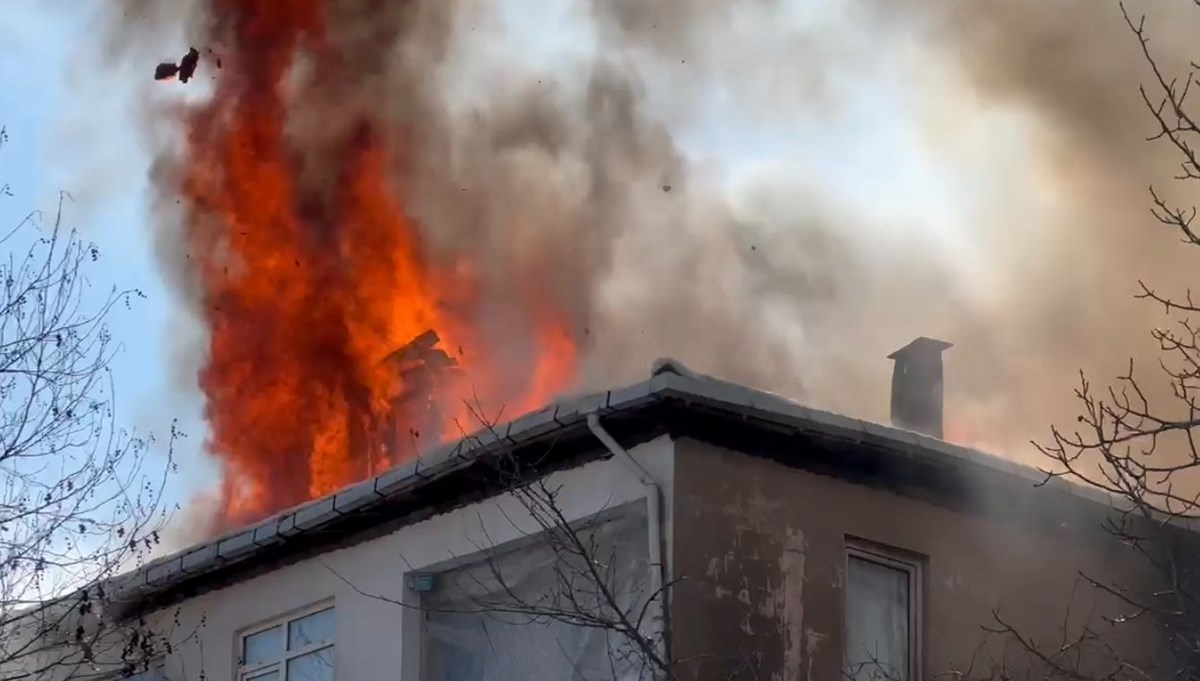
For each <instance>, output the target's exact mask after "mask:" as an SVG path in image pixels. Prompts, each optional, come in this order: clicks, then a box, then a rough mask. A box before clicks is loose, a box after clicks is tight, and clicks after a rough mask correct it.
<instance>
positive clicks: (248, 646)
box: [242, 627, 283, 665]
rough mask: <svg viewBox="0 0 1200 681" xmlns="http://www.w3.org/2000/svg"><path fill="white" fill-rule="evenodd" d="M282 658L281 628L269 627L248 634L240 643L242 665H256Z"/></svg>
mask: <svg viewBox="0 0 1200 681" xmlns="http://www.w3.org/2000/svg"><path fill="white" fill-rule="evenodd" d="M282 656H283V628H282V627H271V628H270V629H265V630H263V631H260V632H258V633H257V634H250V635H249V636H247V637H246V638H245V639H244V640H243V642H242V664H244V665H256V664H261V663H263V662H271V661H272V660H278V659H279V658H280V657H282Z"/></svg>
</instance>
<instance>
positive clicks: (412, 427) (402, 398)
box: [383, 329, 462, 450]
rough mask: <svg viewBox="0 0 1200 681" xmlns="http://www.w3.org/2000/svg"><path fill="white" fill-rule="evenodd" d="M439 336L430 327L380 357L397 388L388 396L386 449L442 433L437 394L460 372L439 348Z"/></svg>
mask: <svg viewBox="0 0 1200 681" xmlns="http://www.w3.org/2000/svg"><path fill="white" fill-rule="evenodd" d="M440 343H441V338H440V337H439V336H438V334H437V332H436V331H434V330H432V329H430V330H428V331H426V332H425V333H422V334H421V335H419V336H417V337H416V338H414V339H412V340H411V341H409V342H408V343H406V344H405V345H404V346H403V347H401V348H400V349H398V350H396V351H395V352H393V353H392V354H390V355H388V356H387V357H386V358H384V360H383V361H384V362H386V363H388V364H390V365H391V366H392V368H393V370H394V372H395V374H394V375H395V376H396V380H397V389H396V391H395V394H394V395H393V397H392V399H391V404H392V423H391V424H390V428H389V429H388V430H389V431H390V432H388V433H385V434H384V437H385V438H386V439H387V440H388V443H387V445H385V446H386V447H387V449H389V450H395V449H407V448H409V447H412V446H414V445H415V444H416V442H415V441H418V440H421V441H431V442H438V441H440V440H441V437H442V435H443V433H442V432H441V429H442V425H443V424H442V415H441V411H440V409H439V407H438V401H437V397H438V393H439V390H440V389H441V388H442V386H444V385H446V384H448V383H450V382H452V381H454V380H456V379H458V378H459V377H460V376H461V375H462V370H461V368H460V367H459V364H458V361H457V360H455V359H454V358H453V357H451V356H450V355H449V354H448V353H446V351H445V350H443V349H442V348H441V347H439V345H440Z"/></svg>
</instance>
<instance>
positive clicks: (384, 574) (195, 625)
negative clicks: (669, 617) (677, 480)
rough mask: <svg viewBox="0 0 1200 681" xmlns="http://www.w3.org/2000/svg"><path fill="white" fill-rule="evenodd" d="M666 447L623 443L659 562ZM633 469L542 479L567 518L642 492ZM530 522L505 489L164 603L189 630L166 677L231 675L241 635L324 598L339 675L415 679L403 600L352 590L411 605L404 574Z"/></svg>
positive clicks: (409, 619)
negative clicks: (657, 492)
mask: <svg viewBox="0 0 1200 681" xmlns="http://www.w3.org/2000/svg"><path fill="white" fill-rule="evenodd" d="M674 451H675V447H674V443H673V442H672V441H671V440H670V439H669V438H668V437H667V436H662V437H659V438H657V439H655V440H653V441H650V442H647V443H644V444H642V445H639V446H637V447H634V448H632V449H631V450H630V454H631V455H632V456H633V457H634V458H635V459H637V460H638V462H639V463H641V465H642V466H643V467H644V468H645V469H646V470H647V472H648V473H649V474H650V475H651V476H653V478H654V480H655V482H656V483H657V484H658V485H659V487H660V489H661V492H662V523H663V543H664V545H665V546H664V560H666V558H665V557H669V556H670V555H672V551H671V542H672V535H673V533H672V531H671V528H672V524H673V522H672V517H671V508H672V503H671V499H672V498H673V487H674V484H673V483H674ZM639 473H640V472H638V471H636V469H633V467H632V466H631V465H630V464H629V462H627V461H623V460H621V459H618V458H612V459H609V460H605V461H597V462H593V463H590V464H587V465H585V466H582V467H579V468H575V469H571V470H567V471H562V472H560V473H556V474H555V475H553V476H551V477H550V478H549V482H550V484H552V485H554V486H561V491H560V493H559V497H558V498H559V503H560V506H561V508H562V510H563V512H564V514H566V515H567V516H568V518H569V519H570V520H572V521H574V520H581V519H585V518H588V517H590V516H592V515H594V514H596V513H599V512H601V511H604V510H606V509H611V508H614V507H616V506H620V505H622V504H625V503H629V502H632V501H636V500H639V499H642V498H644V497H645V494H646V488H645V486H644V485H643V484H642V482H641V480H640V479H639ZM537 529H538V526H537V524H536V523H535V522H534V521H533V519H532V518H530V517H529V515H528V513H527V512H526V511H525V508H524V507H523V506H522V505H521V503H520V502H519V501H517V500H516V499H515V498H513V497H512V496H511V495H504V496H501V497H497V498H494V499H489V500H485V501H482V502H479V503H475V504H472V505H470V506H466V507H463V508H459V509H456V510H454V511H451V512H449V513H445V514H443V515H439V516H436V517H433V518H429V519H427V520H424V521H422V522H419V523H416V524H414V525H411V526H408V527H404V528H402V529H400V530H398V531H396V532H395V533H393V534H390V535H387V536H384V537H380V538H376V539H373V540H370V541H366V542H363V543H360V544H357V545H354V546H351V547H348V548H344V549H340V550H337V551H333V552H329V553H325V554H322V555H320V556H316V557H314V558H310V559H306V560H303V561H300V562H297V563H294V564H291V565H287V566H284V567H281V568H279V569H278V570H275V571H273V572H269V573H267V574H264V575H260V576H258V577H255V578H252V579H249V580H246V581H243V582H239V583H237V584H233V585H231V586H228V587H226V588H223V589H220V590H216V591H212V592H209V593H206V594H203V595H201V596H198V597H195V598H192V599H189V600H187V601H185V602H183V603H181V604H179V605H177V606H172V607H170V608H167V609H164V610H163V611H160V612H158V613H156V614H155V615H154V617H155V619H156V620H157V622H158V623H159V626H160V628H162V629H172V630H174V632H175V635H176V636H181V635H183V634H185V633H189V632H195V636H194V638H193V639H192V640H190V641H188V642H187V643H185V644H183V645H181V646H180V647H179V648H178V649H177V650H175V651H174V653H173V654H172V655H171V656H170V657H169V658H168V660H167V665H166V674H167V678H168V679H171V681H199V679H200V678H201V673H202V672H203V675H204V676H203V678H205V679H208V680H213V681H215V680H220V679H233V678H235V671H236V667H235V665H236V661H237V652H238V651H237V646H238V641H239V636H240V634H241V632H243V631H245V630H246V629H249V628H253V627H255V626H256V625H262V624H266V623H268V622H270V621H271V620H273V619H276V618H278V617H280V616H284V615H287V614H288V613H292V612H297V611H301V610H304V609H307V608H310V607H312V606H314V605H316V604H318V603H321V602H322V601H331V602H332V603H333V605H334V606H335V608H336V615H337V633H336V639H335V640H336V643H335V646H336V647H335V668H336V675H337V679H338V681H379V680H382V679H403V681H416V679H415V677H414V676H412V674H413V673H414V671H415V669H416V667H415V666H414V665H413V661H414V660H413V657H414V655H413V654H412V653H410V654H409V655H407V656H406V655H405V651H406V650H409V651H414V652H415V651H416V650H418V648H414V647H413V646H414V645H415V644H417V642H418V639H417V635H416V634H417V632H414V631H412V630H413V628H415V627H419V625H420V619H419V618H418V617H413V615H412V611H409V610H408V609H407V608H405V607H404V606H401V605H396V604H393V603H388V602H384V601H381V600H380V599H378V598H372V597H370V596H365V595H362V594H360V593H358V592H359V591H362V592H366V593H368V594H374V595H378V596H383V597H385V598H388V599H393V600H396V601H406V602H411V601H412V595H411V594H406V588H405V584H404V581H405V580H404V577H405V574H406V573H408V572H410V571H420V570H422V569H425V568H427V567H430V566H437V565H440V564H444V563H445V562H447V561H451V560H454V559H456V558H458V559H461V558H463V557H465V556H470V555H472V554H477V553H479V551H480V549H481V548H482V547H486V546H489V545H502V544H504V543H505V542H509V541H513V540H517V539H521V538H522V537H523V536H527V535H528V534H531V533H534V532H536V531H537ZM668 569H669V563H668ZM668 579H669V575H668ZM406 611H408V612H409V614H408V616H406V615H405V612H406ZM406 657H407V658H408V659H407V660H406ZM406 662H407V664H406Z"/></svg>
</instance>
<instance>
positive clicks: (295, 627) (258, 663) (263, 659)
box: [238, 607, 334, 681]
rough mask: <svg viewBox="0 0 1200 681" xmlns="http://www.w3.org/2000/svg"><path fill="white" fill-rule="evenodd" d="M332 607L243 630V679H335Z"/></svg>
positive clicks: (241, 674)
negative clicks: (248, 630) (246, 631)
mask: <svg viewBox="0 0 1200 681" xmlns="http://www.w3.org/2000/svg"><path fill="white" fill-rule="evenodd" d="M333 624H334V621H333V608H331V607H325V608H323V609H321V610H316V611H310V612H306V613H302V614H299V615H296V616H294V617H289V618H287V619H285V620H282V621H277V622H275V623H273V624H270V625H268V626H265V627H258V628H256V629H255V630H253V631H251V632H248V633H246V634H244V635H243V636H242V638H241V652H240V655H239V660H240V668H239V670H238V679H240V681H333Z"/></svg>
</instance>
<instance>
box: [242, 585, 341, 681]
mask: <svg viewBox="0 0 1200 681" xmlns="http://www.w3.org/2000/svg"><path fill="white" fill-rule="evenodd" d="M326 610H332V611H333V617H334V620H333V622H334V637H333V638H331V639H330V640H328V641H319V642H317V643H310V644H308V645H306V646H304V647H302V648H297V649H295V650H288V625H289V624H291V623H292V622H295V621H297V620H301V619H304V618H305V617H308V616H309V615H315V614H317V613H319V612H325V611H326ZM275 627H279V629H280V635H281V637H282V639H281V647H282V649H281V650H280V651H279V656H278V657H276V658H273V659H272V660H271V661H270V662H261V663H259V664H256V665H247V664H245V662H244V661H243V659H244V656H245V654H246V639H247V638H249V637H251V636H254V635H255V634H261V633H262V632H264V631H269V630H271V629H274V628H275ZM234 645H235V646H236V654H235V656H234V662H235V664H236V667H237V669H236V672H235V676H234V678H235V679H237V681H246V680H247V679H251V678H253V677H254V676H255V675H258V674H266V673H269V672H271V671H273V670H278V671H279V681H287V663H288V662H289V661H291V660H293V659H295V658H297V657H302V656H304V655H308V654H309V653H315V652H318V651H321V650H325V649H326V648H330V649H333V650H334V652H333V655H334V656H335V657H334V665H335V669H336V664H337V658H336V655H337V650H336V648H337V608H336V607H335V603H334V602H333V601H332V600H326V601H321V602H320V603H316V604H313V605H310V606H307V607H305V608H302V609H299V610H293V611H291V612H289V613H287V614H284V615H280V616H278V617H275V618H273V619H270V620H267V621H265V622H261V623H259V624H255V625H253V626H251V627H247V628H245V629H242V630H241V631H239V632H238V634H237V638H236V639H235V641H234Z"/></svg>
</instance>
